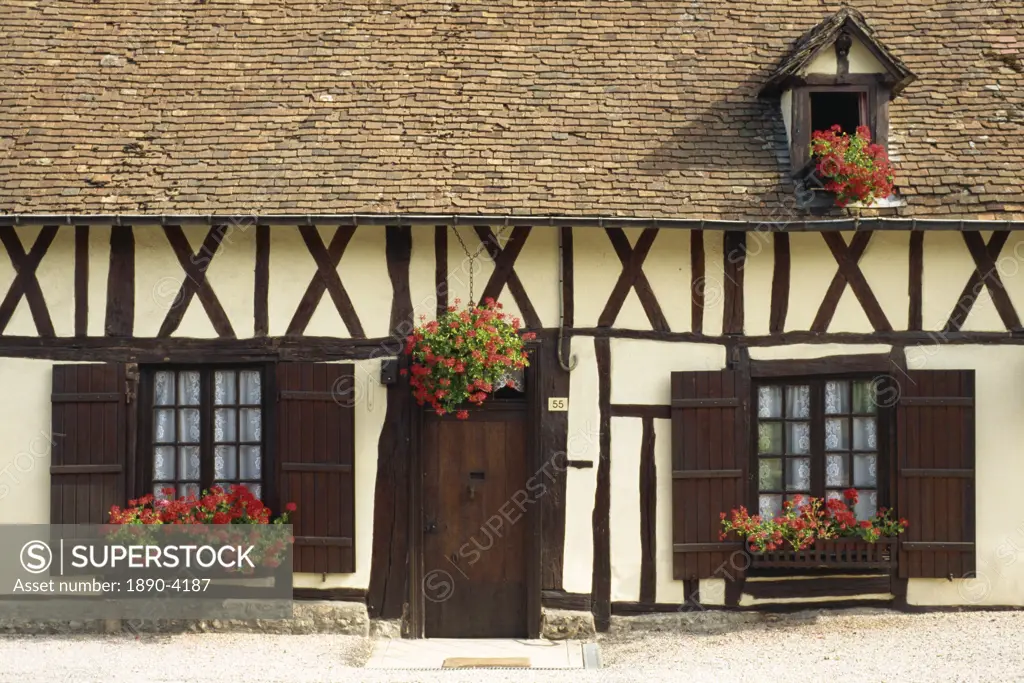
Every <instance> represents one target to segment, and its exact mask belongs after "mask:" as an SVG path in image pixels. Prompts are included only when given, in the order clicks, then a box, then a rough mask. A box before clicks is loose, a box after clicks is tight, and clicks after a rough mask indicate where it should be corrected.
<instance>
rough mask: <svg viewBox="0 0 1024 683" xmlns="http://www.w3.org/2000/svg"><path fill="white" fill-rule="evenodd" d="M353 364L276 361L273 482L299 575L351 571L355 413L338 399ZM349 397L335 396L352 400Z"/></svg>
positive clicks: (350, 378) (351, 377)
mask: <svg viewBox="0 0 1024 683" xmlns="http://www.w3.org/2000/svg"><path fill="white" fill-rule="evenodd" d="M354 375H355V372H354V366H353V365H352V364H338V363H279V364H278V366H277V388H278V392H277V393H278V406H277V409H278V419H277V437H278V438H277V443H278V449H277V450H278V457H277V461H278V478H279V490H280V496H281V503H287V502H294V503H295V504H296V505H297V506H298V510H297V511H296V512H295V513H294V514H293V515H292V524H293V525H294V530H293V531H294V536H295V554H294V558H295V562H294V569H295V571H297V572H313V573H318V574H319V573H351V572H354V571H355V569H356V567H355V479H354V466H355V411H354V407H353V405H352V401H350V400H346V401H343V400H338V399H339V396H338V395H336V394H335V390H336V389H337V388H338V387H349V388H351V387H352V386H353V384H354ZM350 396H351V392H348V393H345V394H344V395H343V396H341V398H346V397H350Z"/></svg>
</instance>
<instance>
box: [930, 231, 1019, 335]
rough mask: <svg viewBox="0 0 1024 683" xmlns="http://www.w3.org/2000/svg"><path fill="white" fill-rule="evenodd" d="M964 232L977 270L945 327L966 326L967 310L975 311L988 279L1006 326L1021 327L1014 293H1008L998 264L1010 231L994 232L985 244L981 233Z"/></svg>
mask: <svg viewBox="0 0 1024 683" xmlns="http://www.w3.org/2000/svg"><path fill="white" fill-rule="evenodd" d="M960 234H961V235H962V236H963V238H964V244H966V245H967V250H968V251H969V252H971V258H973V259H974V272H973V273H971V277H970V278H968V280H967V284H966V285H964V291H963V293H961V294H960V298H959V299H957V300H956V307H955V308H954V309H953V312H952V313H950V314H949V320H948V321H947V322H946V327H945V328H944V329H943V331H944V332H958V331H959V330H960V328H961V327H963V324H964V321H966V320H967V314H968V313H970V312H971V309H972V308H973V307H974V302H975V301H977V300H978V294H979V293H980V292H981V289H982V283H984V286H985V287H988V292H989V295H990V296H991V297H992V304H993V305H994V306H995V308H996V311H997V312H998V313H999V318H1000V319H1001V320H1002V321H1003V325H1005V326H1006V329H1007V330H1020V329H1021V326H1020V318H1018V317H1017V311H1016V310H1014V308H1013V303H1012V302H1011V301H1010V296H1009V295H1008V294H1007V293H1006V287H1005V286H1004V285H1003V280H1002V278H1000V277H999V270H998V268H996V261H997V260H998V259H999V253H1000V252H1001V251H1002V250H1003V245H1005V244H1006V240H1007V239H1009V237H1010V233H1009V232H995V233H992V237H991V238H990V239H989V241H988V244H985V242H984V240H983V239H982V237H981V233H978V232H962V233H960Z"/></svg>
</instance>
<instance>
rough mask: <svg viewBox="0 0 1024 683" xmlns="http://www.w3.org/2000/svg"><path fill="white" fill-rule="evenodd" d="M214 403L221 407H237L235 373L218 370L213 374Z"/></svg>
mask: <svg viewBox="0 0 1024 683" xmlns="http://www.w3.org/2000/svg"><path fill="white" fill-rule="evenodd" d="M213 402H214V403H215V404H217V405H219V406H224V405H228V406H231V405H235V404H236V403H238V397H237V396H236V395H235V373H234V372H231V371H229V370H218V371H217V372H215V373H213Z"/></svg>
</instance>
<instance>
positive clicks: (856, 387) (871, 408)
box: [853, 380, 878, 413]
mask: <svg viewBox="0 0 1024 683" xmlns="http://www.w3.org/2000/svg"><path fill="white" fill-rule="evenodd" d="M876 386H877V384H876V382H875V380H861V381H857V382H854V383H853V412H855V413H874V412H875V411H876V410H877V408H878V399H877V398H876V397H875V388H876Z"/></svg>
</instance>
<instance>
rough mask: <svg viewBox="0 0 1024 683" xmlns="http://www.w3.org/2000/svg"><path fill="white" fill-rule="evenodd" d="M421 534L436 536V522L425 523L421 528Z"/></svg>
mask: <svg viewBox="0 0 1024 683" xmlns="http://www.w3.org/2000/svg"><path fill="white" fill-rule="evenodd" d="M423 533H425V534H436V533H437V522H427V523H426V524H425V525H424V526H423Z"/></svg>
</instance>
